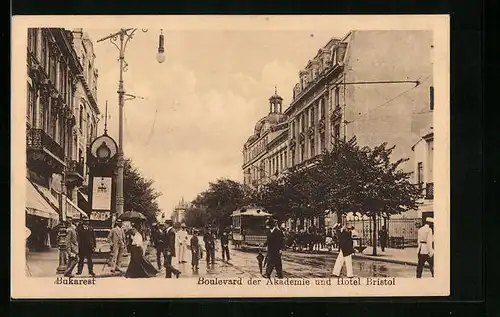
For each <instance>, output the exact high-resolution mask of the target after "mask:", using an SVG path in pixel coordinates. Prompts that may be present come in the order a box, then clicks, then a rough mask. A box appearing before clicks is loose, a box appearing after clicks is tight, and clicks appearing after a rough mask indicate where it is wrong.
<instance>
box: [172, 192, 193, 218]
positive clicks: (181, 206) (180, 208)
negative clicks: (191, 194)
mask: <svg viewBox="0 0 500 317" xmlns="http://www.w3.org/2000/svg"><path fill="white" fill-rule="evenodd" d="M188 208H189V203H188V202H186V201H185V200H184V197H182V199H181V201H179V203H177V205H176V206H175V208H174V211H173V212H172V215H171V219H172V221H173V222H174V223H183V222H184V219H185V217H186V210H187V209H188Z"/></svg>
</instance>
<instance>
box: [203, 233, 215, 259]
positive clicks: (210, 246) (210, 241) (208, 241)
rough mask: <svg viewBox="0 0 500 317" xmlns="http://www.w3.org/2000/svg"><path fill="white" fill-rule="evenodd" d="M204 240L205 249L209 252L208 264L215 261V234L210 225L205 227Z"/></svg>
mask: <svg viewBox="0 0 500 317" xmlns="http://www.w3.org/2000/svg"><path fill="white" fill-rule="evenodd" d="M203 241H204V242H205V250H206V252H207V256H206V259H207V266H208V265H209V264H210V263H211V264H212V265H214V263H215V236H214V233H213V231H212V227H211V226H210V225H208V227H207V228H206V229H205V234H204V235H203Z"/></svg>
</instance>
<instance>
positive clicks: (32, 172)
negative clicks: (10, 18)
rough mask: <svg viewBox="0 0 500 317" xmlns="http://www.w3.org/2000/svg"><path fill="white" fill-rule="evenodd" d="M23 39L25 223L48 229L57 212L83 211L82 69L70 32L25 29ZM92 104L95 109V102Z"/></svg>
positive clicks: (56, 219)
mask: <svg viewBox="0 0 500 317" xmlns="http://www.w3.org/2000/svg"><path fill="white" fill-rule="evenodd" d="M27 36H28V43H27V44H28V45H27V76H26V81H27V90H26V91H27V107H26V155H27V160H26V165H27V166H26V167H27V201H26V213H27V219H26V223H27V226H28V227H30V226H31V227H37V226H40V225H41V226H42V227H43V226H45V227H49V228H50V227H53V226H54V225H55V224H56V223H57V222H58V220H59V219H60V218H61V215H62V214H65V215H71V216H73V217H76V218H78V217H80V215H81V214H82V213H83V211H82V210H81V209H80V208H78V206H77V201H76V200H77V197H76V190H77V188H78V187H80V186H82V185H83V182H84V179H85V175H86V169H85V161H84V160H85V158H84V157H85V155H78V153H79V151H78V133H79V131H78V127H79V125H78V124H79V118H80V113H79V111H78V110H77V109H78V107H79V104H80V103H79V100H78V99H77V96H78V91H79V87H80V86H81V85H85V83H84V80H85V78H84V77H82V74H84V68H83V65H82V64H81V61H80V59H79V57H78V55H77V53H76V51H75V49H74V46H73V39H74V38H73V33H72V31H69V30H65V29H61V28H30V29H28V34H27ZM94 106H95V109H98V108H97V102H94ZM95 109H94V113H95V112H96V111H95ZM97 111H98V110H97ZM75 137H76V138H75ZM75 140H76V141H75ZM83 153H85V152H83ZM61 197H63V202H62V204H61V201H60V199H61ZM61 205H62V206H63V208H64V211H63V210H60V206H61ZM34 230H35V231H38V230H39V229H37V228H34ZM32 231H33V230H32Z"/></svg>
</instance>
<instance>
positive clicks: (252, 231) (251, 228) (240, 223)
mask: <svg viewBox="0 0 500 317" xmlns="http://www.w3.org/2000/svg"><path fill="white" fill-rule="evenodd" d="M271 216H272V214H270V213H268V212H267V211H266V210H265V208H262V207H257V206H250V207H248V206H247V207H242V208H239V209H237V210H235V211H234V212H233V213H232V214H231V218H232V220H233V246H234V248H235V249H242V250H244V249H258V248H259V246H260V245H262V244H263V243H264V242H266V239H267V229H266V219H267V218H268V217H271Z"/></svg>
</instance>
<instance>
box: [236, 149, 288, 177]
mask: <svg viewBox="0 0 500 317" xmlns="http://www.w3.org/2000/svg"><path fill="white" fill-rule="evenodd" d="M287 167H288V151H287V150H286V149H284V150H281V151H280V152H277V153H276V154H273V155H272V156H271V157H269V158H268V159H266V160H265V161H264V160H263V161H261V162H260V164H259V166H258V167H257V166H252V167H249V168H247V170H246V172H245V174H246V175H245V178H246V180H247V181H246V183H252V181H253V180H259V179H260V180H263V179H267V178H269V177H272V176H276V175H278V174H279V173H280V172H281V171H283V170H284V169H286V168H287Z"/></svg>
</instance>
